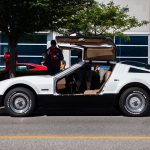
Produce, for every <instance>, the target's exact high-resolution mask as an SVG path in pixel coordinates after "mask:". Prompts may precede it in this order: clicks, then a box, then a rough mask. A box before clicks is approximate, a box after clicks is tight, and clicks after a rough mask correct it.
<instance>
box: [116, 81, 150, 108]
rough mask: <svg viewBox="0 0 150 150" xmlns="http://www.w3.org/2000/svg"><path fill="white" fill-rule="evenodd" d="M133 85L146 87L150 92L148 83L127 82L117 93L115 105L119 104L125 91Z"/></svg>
mask: <svg viewBox="0 0 150 150" xmlns="http://www.w3.org/2000/svg"><path fill="white" fill-rule="evenodd" d="M131 87H140V88H142V89H144V90H145V91H146V92H147V93H148V94H149V93H150V89H149V88H148V87H147V86H146V85H144V84H142V83H139V82H132V83H129V84H126V85H125V86H124V87H122V88H121V90H120V91H119V93H118V94H117V97H116V101H115V105H118V102H119V99H120V96H121V94H122V93H123V91H125V90H126V89H128V88H131ZM149 96H150V94H149Z"/></svg>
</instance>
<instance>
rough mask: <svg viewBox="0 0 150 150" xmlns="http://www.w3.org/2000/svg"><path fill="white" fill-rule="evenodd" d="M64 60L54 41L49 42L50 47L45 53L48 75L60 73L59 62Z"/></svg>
mask: <svg viewBox="0 0 150 150" xmlns="http://www.w3.org/2000/svg"><path fill="white" fill-rule="evenodd" d="M63 60H64V57H63V54H62V51H61V50H60V49H59V48H58V47H57V46H56V41H55V40H52V41H51V46H50V47H49V48H48V49H47V52H46V66H47V68H48V74H50V75H54V74H56V73H58V72H59V71H60V64H61V61H63Z"/></svg>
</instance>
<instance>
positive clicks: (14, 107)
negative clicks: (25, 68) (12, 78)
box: [4, 87, 35, 117]
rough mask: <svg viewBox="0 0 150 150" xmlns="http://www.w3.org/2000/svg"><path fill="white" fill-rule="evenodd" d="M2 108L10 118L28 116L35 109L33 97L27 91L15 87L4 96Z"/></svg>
mask: <svg viewBox="0 0 150 150" xmlns="http://www.w3.org/2000/svg"><path fill="white" fill-rule="evenodd" d="M4 106H5V109H6V111H7V112H8V113H9V115H10V116H15V117H25V116H29V115H30V114H31V113H32V112H33V111H34V108H35V96H34V94H33V93H32V92H31V91H30V90H29V89H27V88H23V87H17V88H14V89H11V90H10V91H9V92H8V93H7V94H6V96H5V98H4Z"/></svg>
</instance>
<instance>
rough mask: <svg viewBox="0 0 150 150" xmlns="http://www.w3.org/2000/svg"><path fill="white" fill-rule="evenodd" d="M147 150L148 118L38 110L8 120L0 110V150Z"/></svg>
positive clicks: (110, 112)
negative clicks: (26, 115)
mask: <svg viewBox="0 0 150 150" xmlns="http://www.w3.org/2000/svg"><path fill="white" fill-rule="evenodd" d="M10 149H11V150H31V149H32V150H148V149H150V116H147V117H137V118H133V117H125V116H122V115H121V114H120V113H118V112H117V111H115V110H114V109H112V108H109V109H108V108H107V109H82V108H79V109H77V108H76V109H40V110H38V111H37V112H36V113H35V114H34V115H33V116H31V117H25V118H16V117H10V116H8V115H7V114H6V112H5V110H4V109H3V108H1V109H0V150H10Z"/></svg>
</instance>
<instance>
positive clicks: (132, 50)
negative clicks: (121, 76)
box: [115, 35, 148, 63]
mask: <svg viewBox="0 0 150 150" xmlns="http://www.w3.org/2000/svg"><path fill="white" fill-rule="evenodd" d="M115 44H116V46H117V52H116V61H139V62H143V63H148V36H142V35H141V36H140V35H138V36H136V35H131V36H129V40H125V39H123V38H121V37H119V36H116V37H115Z"/></svg>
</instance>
